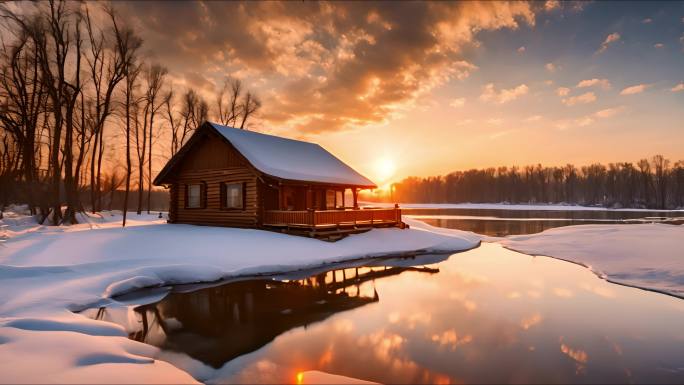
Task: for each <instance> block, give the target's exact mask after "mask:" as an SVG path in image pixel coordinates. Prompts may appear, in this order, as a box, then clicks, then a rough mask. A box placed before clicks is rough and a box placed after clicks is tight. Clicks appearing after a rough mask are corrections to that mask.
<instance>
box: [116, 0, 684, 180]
mask: <svg viewBox="0 0 684 385" xmlns="http://www.w3.org/2000/svg"><path fill="white" fill-rule="evenodd" d="M115 4H116V7H117V9H118V10H119V11H120V12H121V14H122V15H124V17H125V20H127V21H129V22H131V23H134V24H135V25H136V26H137V27H138V29H139V31H140V33H141V34H142V36H143V38H144V39H145V50H146V51H148V53H149V54H150V55H152V57H153V58H154V60H156V61H159V62H161V63H163V64H164V65H166V66H167V67H168V68H169V70H170V74H171V75H172V76H173V80H174V83H175V84H176V86H177V87H183V86H186V85H187V86H191V87H194V88H195V89H197V90H199V91H200V92H202V93H203V94H204V95H205V96H207V98H208V99H209V100H211V99H210V98H211V95H212V94H213V93H214V92H215V91H216V90H217V88H218V86H219V85H220V84H221V82H222V79H223V78H224V77H225V76H228V75H231V76H234V77H238V78H240V79H242V80H243V81H244V83H245V85H246V86H248V87H249V88H250V89H253V90H255V91H256V92H257V94H258V95H259V96H260V97H261V99H262V102H263V109H262V111H261V115H260V119H259V120H258V121H255V122H254V123H253V124H252V127H251V129H254V130H257V131H261V132H268V133H274V134H278V135H283V136H287V137H292V138H300V139H306V140H310V141H315V142H318V143H320V144H322V145H323V146H324V147H326V148H328V149H329V150H331V151H332V152H333V153H335V154H337V155H338V156H339V157H340V158H342V159H343V160H345V161H347V162H349V163H350V164H351V165H352V166H353V167H355V168H357V169H358V170H359V171H361V172H363V173H365V174H367V175H368V176H369V177H371V178H372V179H374V180H375V181H376V182H378V183H380V184H383V183H386V182H387V181H390V180H397V179H400V178H403V177H405V176H409V175H417V176H428V175H439V174H445V173H448V172H450V171H454V170H459V169H465V168H471V167H487V166H499V165H511V164H518V165H524V164H530V163H537V162H541V163H543V164H547V165H560V164H565V163H568V162H571V163H574V164H576V165H583V164H588V163H591V162H612V161H636V160H638V159H639V158H642V157H647V156H651V155H653V154H656V153H660V154H663V155H665V156H666V157H668V158H671V159H672V160H678V159H684V150H683V149H684V108H682V107H684V3H682V2H679V3H678V2H663V3H657V2H644V3H635V2H625V3H618V2H595V3H584V2H582V3H561V4H559V3H556V2H547V3H543V2H538V3H523V2H514V3H496V2H484V3H476V2H465V3H409V2H402V3H392V4H390V3H386V2H381V3H367V2H363V3H362V2H353V3H340V2H335V3H273V2H266V3H248V4H242V3H219V2H205V3H201V2H169V3H155V2H131V3H115ZM212 103H213V102H212Z"/></svg>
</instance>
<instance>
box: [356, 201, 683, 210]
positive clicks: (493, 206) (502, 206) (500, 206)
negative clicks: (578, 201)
mask: <svg viewBox="0 0 684 385" xmlns="http://www.w3.org/2000/svg"><path fill="white" fill-rule="evenodd" d="M360 204H361V205H362V206H375V207H394V203H377V202H360ZM399 207H401V208H404V209H480V210H538V211H635V212H641V211H645V212H684V210H652V209H632V208H622V209H611V208H607V207H596V206H579V205H570V204H568V205H565V204H508V203H400V204H399Z"/></svg>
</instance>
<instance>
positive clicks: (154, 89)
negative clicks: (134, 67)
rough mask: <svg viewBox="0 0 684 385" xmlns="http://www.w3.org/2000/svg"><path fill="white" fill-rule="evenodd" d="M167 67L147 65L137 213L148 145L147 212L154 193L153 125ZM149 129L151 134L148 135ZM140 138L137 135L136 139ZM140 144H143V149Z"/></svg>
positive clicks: (140, 200)
mask: <svg viewBox="0 0 684 385" xmlns="http://www.w3.org/2000/svg"><path fill="white" fill-rule="evenodd" d="M167 72H168V71H167V70H166V68H164V67H162V66H160V65H158V64H154V65H151V66H149V67H147V69H146V71H145V73H144V76H145V85H146V87H147V88H146V91H145V96H144V101H143V103H144V108H143V119H144V121H143V129H142V138H143V139H142V143H140V141H139V140H137V141H136V144H137V146H136V147H137V151H138V210H137V213H138V214H140V213H141V212H142V204H143V191H144V187H145V186H144V180H145V179H144V173H143V170H144V165H145V155H146V145H147V146H148V147H147V149H148V150H149V152H148V153H147V154H148V155H147V157H148V159H147V164H148V173H147V182H148V183H147V212H148V213H149V212H150V199H151V194H152V140H153V138H154V137H153V126H154V117H155V116H156V115H157V113H158V112H159V110H160V109H161V107H162V103H158V98H159V93H160V92H161V88H162V86H163V84H164V77H165V76H166V74H167ZM148 131H149V136H148ZM137 138H139V136H138V135H136V139H137ZM140 144H142V149H141V146H140Z"/></svg>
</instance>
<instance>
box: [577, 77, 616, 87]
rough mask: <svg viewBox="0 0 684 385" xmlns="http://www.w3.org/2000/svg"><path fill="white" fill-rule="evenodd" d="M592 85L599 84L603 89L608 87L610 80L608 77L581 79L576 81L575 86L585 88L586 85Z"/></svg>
mask: <svg viewBox="0 0 684 385" xmlns="http://www.w3.org/2000/svg"><path fill="white" fill-rule="evenodd" d="M593 86H600V87H601V88H603V89H604V90H608V89H610V81H608V79H596V78H594V79H587V80H582V81H581V82H579V83H577V86H576V87H577V88H587V87H593Z"/></svg>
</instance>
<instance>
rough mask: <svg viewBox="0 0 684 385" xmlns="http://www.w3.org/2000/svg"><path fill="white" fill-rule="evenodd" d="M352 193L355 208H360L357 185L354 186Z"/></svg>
mask: <svg viewBox="0 0 684 385" xmlns="http://www.w3.org/2000/svg"><path fill="white" fill-rule="evenodd" d="M352 195H353V196H354V210H358V209H359V203H358V196H359V193H358V191H357V190H356V187H354V188H352Z"/></svg>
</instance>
